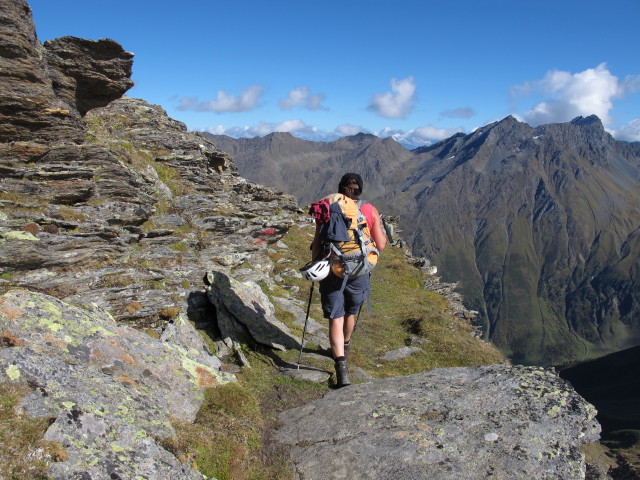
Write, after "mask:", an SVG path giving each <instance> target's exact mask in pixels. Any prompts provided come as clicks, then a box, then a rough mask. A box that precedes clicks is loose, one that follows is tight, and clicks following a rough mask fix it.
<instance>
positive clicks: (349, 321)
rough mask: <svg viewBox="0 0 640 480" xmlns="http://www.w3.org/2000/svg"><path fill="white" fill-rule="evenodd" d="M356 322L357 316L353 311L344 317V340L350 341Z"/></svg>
mask: <svg viewBox="0 0 640 480" xmlns="http://www.w3.org/2000/svg"><path fill="white" fill-rule="evenodd" d="M355 324H356V316H355V315H354V314H353V313H348V314H347V315H345V317H344V326H343V329H342V330H343V333H344V335H343V337H344V341H345V342H348V341H349V340H351V333H353V328H354V327H355Z"/></svg>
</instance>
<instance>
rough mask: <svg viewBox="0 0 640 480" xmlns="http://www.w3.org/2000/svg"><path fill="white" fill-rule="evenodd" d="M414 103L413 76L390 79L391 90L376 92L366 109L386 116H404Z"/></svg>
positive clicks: (414, 85) (414, 87)
mask: <svg viewBox="0 0 640 480" xmlns="http://www.w3.org/2000/svg"><path fill="white" fill-rule="evenodd" d="M415 103H416V84H415V82H414V81H413V77H412V76H410V77H407V78H404V79H402V80H397V79H395V78H392V79H391V91H390V92H386V93H376V94H375V95H373V97H372V98H371V103H370V104H369V107H368V109H369V110H372V111H374V112H376V113H377V114H378V115H381V116H383V117H386V118H405V117H406V116H407V114H409V113H410V112H411V111H412V110H413V107H414V106H415Z"/></svg>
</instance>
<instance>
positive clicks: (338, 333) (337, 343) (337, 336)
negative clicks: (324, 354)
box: [329, 317, 351, 358]
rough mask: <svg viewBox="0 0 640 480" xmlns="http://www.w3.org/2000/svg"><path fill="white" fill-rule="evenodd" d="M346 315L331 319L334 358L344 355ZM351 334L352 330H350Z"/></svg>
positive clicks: (330, 336) (330, 328)
mask: <svg viewBox="0 0 640 480" xmlns="http://www.w3.org/2000/svg"><path fill="white" fill-rule="evenodd" d="M344 329H345V321H344V317H338V318H332V319H330V320H329V342H330V343H331V351H332V352H333V358H338V357H343V356H344V337H345V334H344ZM349 335H351V332H349Z"/></svg>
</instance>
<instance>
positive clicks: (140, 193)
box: [0, 1, 298, 327]
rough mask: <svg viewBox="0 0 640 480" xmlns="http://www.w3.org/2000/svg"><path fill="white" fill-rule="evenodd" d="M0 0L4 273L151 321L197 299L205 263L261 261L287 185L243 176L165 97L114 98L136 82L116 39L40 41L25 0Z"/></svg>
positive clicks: (287, 218) (13, 280)
mask: <svg viewBox="0 0 640 480" xmlns="http://www.w3.org/2000/svg"><path fill="white" fill-rule="evenodd" d="M2 6H3V18H6V22H5V23H3V30H2V32H0V33H1V36H0V52H2V54H3V56H2V57H1V61H2V62H3V68H2V70H1V72H2V73H1V74H0V75H4V77H3V78H2V81H1V82H0V97H1V98H2V102H0V103H1V105H2V111H1V112H0V132H2V133H1V135H2V137H0V139H1V140H3V142H2V143H0V171H1V172H2V179H1V180H0V218H1V219H2V222H1V224H2V227H1V229H0V237H1V240H0V241H1V242H2V248H1V250H0V270H1V272H2V277H1V279H0V282H2V283H4V284H5V285H12V286H19V287H23V288H30V289H34V290H37V291H41V292H45V293H48V294H52V295H55V296H56V297H58V298H61V299H65V300H67V301H70V302H73V303H76V304H87V305H88V304H92V303H95V304H97V305H99V306H101V307H104V308H106V309H108V311H110V312H112V313H113V314H114V316H115V318H116V319H118V320H129V321H132V322H134V323H135V324H137V325H139V326H143V325H146V326H149V327H159V326H160V325H161V324H162V322H163V321H166V320H167V319H169V318H171V317H173V316H175V314H176V312H177V311H178V310H183V311H187V310H189V311H190V313H193V314H196V313H197V311H198V309H201V308H203V307H202V305H203V303H202V302H203V301H204V293H203V294H202V296H198V295H196V294H193V293H192V291H193V289H194V287H197V286H201V285H202V277H203V275H204V273H205V272H206V271H207V269H210V268H214V267H221V268H222V269H231V268H233V267H234V266H237V265H240V264H242V263H244V262H249V263H251V264H252V265H254V266H255V267H256V269H257V270H258V271H260V269H262V270H263V271H268V270H269V268H270V267H269V265H270V262H269V261H267V259H266V254H265V252H266V248H267V246H268V244H270V243H273V242H275V241H276V240H277V239H278V238H279V236H281V235H282V233H284V231H285V230H286V228H287V227H288V225H290V224H291V223H292V217H293V216H294V215H295V214H297V212H298V208H297V206H296V203H295V201H294V199H293V198H292V197H289V196H286V195H283V194H279V193H277V192H276V191H274V190H273V189H270V188H268V187H264V186H260V185H256V184H253V183H251V182H248V181H246V180H245V179H243V178H241V177H239V176H238V175H237V173H236V168H235V166H234V164H233V161H232V160H231V157H230V156H229V155H228V154H226V153H223V152H221V151H220V150H219V149H218V148H216V146H215V145H213V144H212V143H211V142H209V141H207V140H205V139H204V138H202V137H200V136H198V135H196V134H190V133H187V131H186V127H185V126H184V125H183V124H181V123H180V122H177V121H175V120H173V119H170V118H169V117H167V116H166V114H165V112H164V111H163V110H162V109H161V108H160V107H158V106H154V105H149V104H147V103H146V102H144V101H142V100H135V99H129V98H122V99H118V100H117V101H114V102H112V103H110V102H111V101H112V100H115V99H116V98H119V97H121V96H122V93H123V92H124V91H126V90H127V89H128V88H129V87H130V86H131V85H132V83H131V80H130V79H129V75H130V74H131V63H132V55H131V54H130V53H127V52H125V51H124V50H123V49H122V48H121V47H120V46H119V45H118V44H116V43H115V42H113V41H110V40H100V41H97V42H92V41H88V40H82V39H76V38H71V37H64V38H62V39H58V40H55V41H52V42H47V43H46V45H45V46H44V47H43V46H41V45H40V44H39V43H38V41H37V38H36V36H35V32H34V27H33V23H32V21H31V18H30V14H29V7H28V6H27V5H26V4H25V3H24V2H22V1H6V2H3V4H2ZM16 38H18V39H19V40H20V41H19V42H18V43H17V44H16V42H15V39H16ZM2 283H0V287H1V285H2Z"/></svg>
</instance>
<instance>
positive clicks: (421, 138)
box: [206, 119, 463, 149]
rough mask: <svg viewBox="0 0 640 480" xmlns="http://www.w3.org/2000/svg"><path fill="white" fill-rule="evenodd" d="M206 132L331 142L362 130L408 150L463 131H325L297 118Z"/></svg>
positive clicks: (342, 127) (345, 128)
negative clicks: (275, 134)
mask: <svg viewBox="0 0 640 480" xmlns="http://www.w3.org/2000/svg"><path fill="white" fill-rule="evenodd" d="M206 131H207V132H209V133H213V134H215V135H228V136H230V137H234V138H253V137H263V136H265V135H269V134H270V133H273V132H289V133H291V134H292V135H294V136H296V137H298V138H301V139H303V140H309V141H313V142H332V141H334V140H337V139H339V138H342V137H346V136H350V135H356V134H358V133H360V132H363V133H373V134H374V135H376V136H377V137H380V138H387V137H393V139H394V140H395V141H396V142H398V143H400V144H402V145H404V146H405V147H407V148H410V149H411V148H417V147H422V146H424V145H431V144H432V143H435V142H438V141H440V140H444V139H446V138H449V137H451V136H452V135H455V134H456V133H458V132H461V131H463V129H462V128H438V127H434V126H431V125H429V126H426V127H420V128H416V129H414V130H409V131H405V130H398V129H393V128H391V127H385V128H383V129H382V130H379V131H377V132H369V131H368V130H366V129H364V128H362V127H359V126H356V125H340V126H339V127H337V128H336V129H335V130H333V131H327V130H320V129H318V128H316V127H314V126H311V125H307V124H306V123H304V122H303V121H302V120H300V119H292V120H286V121H284V122H281V123H277V124H275V123H268V122H260V123H259V124H258V125H254V126H244V127H230V128H225V127H223V126H222V125H218V126H215V127H209V128H207V129H206Z"/></svg>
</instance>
